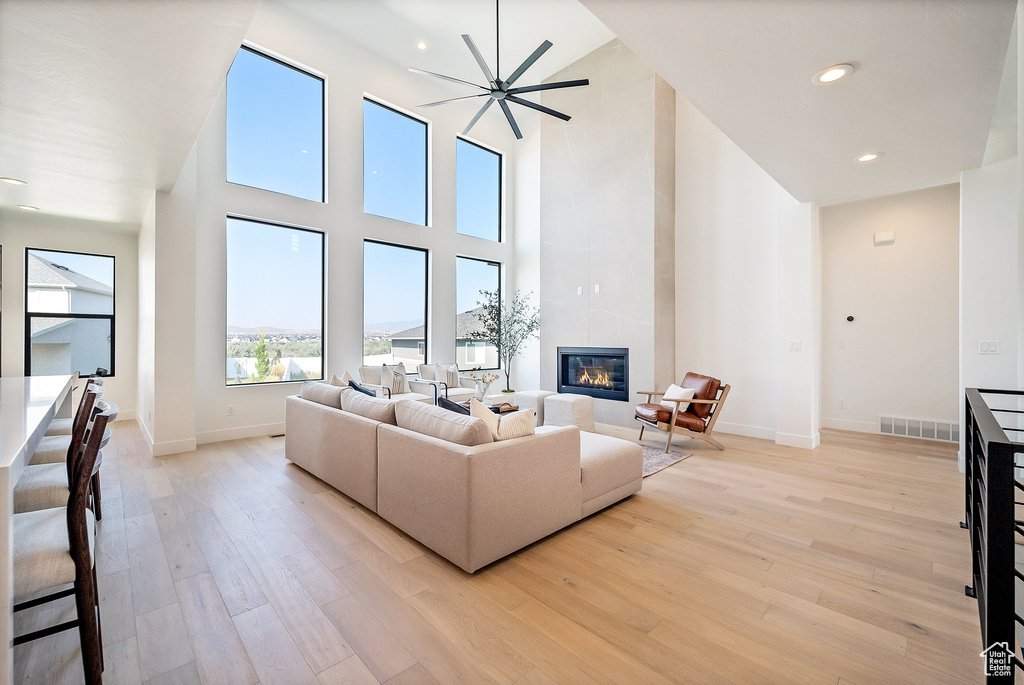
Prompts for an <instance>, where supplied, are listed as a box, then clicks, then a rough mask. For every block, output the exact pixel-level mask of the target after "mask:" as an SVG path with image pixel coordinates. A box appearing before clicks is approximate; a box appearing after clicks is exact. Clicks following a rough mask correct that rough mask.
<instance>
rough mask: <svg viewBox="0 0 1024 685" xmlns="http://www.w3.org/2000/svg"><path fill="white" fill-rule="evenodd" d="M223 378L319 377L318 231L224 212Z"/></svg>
mask: <svg viewBox="0 0 1024 685" xmlns="http://www.w3.org/2000/svg"><path fill="white" fill-rule="evenodd" d="M227 279H228V302H227V360H226V361H227V369H226V376H225V383H226V384H227V385H240V384H249V383H280V382H287V381H304V380H307V379H316V378H323V377H324V358H323V348H324V335H323V326H324V235H323V233H320V232H318V231H311V230H308V229H302V228H291V227H288V226H278V225H277V224H268V223H263V222H260V221H252V220H248V219H236V218H234V217H228V221H227Z"/></svg>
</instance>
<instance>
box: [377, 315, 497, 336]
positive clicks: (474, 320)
mask: <svg viewBox="0 0 1024 685" xmlns="http://www.w3.org/2000/svg"><path fill="white" fill-rule="evenodd" d="M483 310H484V308H483V307H477V308H476V309H470V310H469V311H468V312H462V313H461V314H459V315H458V316H456V317H455V337H456V338H459V339H464V338H476V337H477V336H478V335H479V334H480V333H482V332H483V328H484V326H483V323H481V321H480V316H481V315H482V314H483ZM423 332H424V327H423V326H414V327H413V328H407V329H406V330H404V331H399V332H398V333H395V334H394V335H392V336H390V338H391V339H392V340H423Z"/></svg>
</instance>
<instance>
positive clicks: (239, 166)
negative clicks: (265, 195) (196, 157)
mask: <svg viewBox="0 0 1024 685" xmlns="http://www.w3.org/2000/svg"><path fill="white" fill-rule="evenodd" d="M227 156H228V160H227V161H228V174H227V176H228V181H230V182H231V183H240V184H242V185H247V186H253V187H254V188H262V189H263V190H272V191H274V192H277V193H284V194H285V195H294V196H296V197H301V198H305V199H307V200H316V201H317V202H323V201H324V81H323V79H321V78H319V77H316V76H313V75H312V74H309V73H306V72H305V71H301V70H299V69H297V68H295V67H292V66H289V65H287V64H285V63H284V62H279V61H278V60H276V59H273V58H271V57H267V56H266V55H262V54H260V53H258V52H256V51H254V50H251V49H250V48H247V47H244V46H243V47H242V49H241V50H239V51H238V54H237V55H236V56H235V61H234V64H232V65H231V70H230V71H229V72H228V86H227Z"/></svg>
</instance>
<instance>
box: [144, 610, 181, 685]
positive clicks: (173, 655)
mask: <svg viewBox="0 0 1024 685" xmlns="http://www.w3.org/2000/svg"><path fill="white" fill-rule="evenodd" d="M135 623H136V628H135V630H136V634H137V636H138V642H139V664H140V667H141V669H142V679H143V680H144V681H145V680H149V679H151V678H155V677H156V676H159V675H162V674H164V673H167V672H168V671H173V670H174V669H176V668H178V667H179V666H184V665H185V664H187V663H189V662H191V661H193V660H194V659H195V657H194V656H193V655H192V645H191V641H190V640H189V636H188V630H187V629H186V628H185V620H184V619H183V618H182V616H181V609H180V608H179V607H178V605H177V604H169V605H167V606H164V607H161V608H159V609H154V610H153V611H150V612H148V613H145V614H141V615H139V616H136V617H135Z"/></svg>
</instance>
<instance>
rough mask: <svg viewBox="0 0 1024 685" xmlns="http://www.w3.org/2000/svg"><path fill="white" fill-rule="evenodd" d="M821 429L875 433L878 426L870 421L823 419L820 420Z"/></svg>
mask: <svg viewBox="0 0 1024 685" xmlns="http://www.w3.org/2000/svg"><path fill="white" fill-rule="evenodd" d="M821 427H822V428H835V429H836V430H841V431H856V432H858V433H877V432H878V424H877V423H872V422H871V421H848V420H846V419H825V418H823V419H822V420H821Z"/></svg>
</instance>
